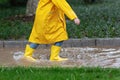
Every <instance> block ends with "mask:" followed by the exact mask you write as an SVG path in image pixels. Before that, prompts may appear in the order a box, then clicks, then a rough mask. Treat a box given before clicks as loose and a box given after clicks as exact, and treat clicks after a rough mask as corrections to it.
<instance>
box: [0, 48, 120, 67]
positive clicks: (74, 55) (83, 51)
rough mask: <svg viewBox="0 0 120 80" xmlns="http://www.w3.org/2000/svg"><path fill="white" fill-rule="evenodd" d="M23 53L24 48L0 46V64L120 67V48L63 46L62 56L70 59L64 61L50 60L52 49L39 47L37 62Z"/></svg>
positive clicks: (36, 56) (35, 56)
mask: <svg viewBox="0 0 120 80" xmlns="http://www.w3.org/2000/svg"><path fill="white" fill-rule="evenodd" d="M23 54H24V48H0V66H39V67H44V66H47V67H51V66H62V67H81V66H85V67H97V66H100V67H114V68H119V67H120V48H93V47H84V48H81V47H77V48H62V50H61V53H60V56H62V57H67V58H68V59H69V60H67V61H63V62H55V61H52V62H51V61H49V55H50V49H37V50H36V51H35V52H34V55H33V57H34V58H36V59H37V60H38V61H37V62H30V61H27V60H25V59H23Z"/></svg>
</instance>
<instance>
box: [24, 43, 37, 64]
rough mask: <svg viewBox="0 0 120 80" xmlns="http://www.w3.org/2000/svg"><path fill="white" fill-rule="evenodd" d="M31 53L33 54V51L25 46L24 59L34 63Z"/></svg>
mask: <svg viewBox="0 0 120 80" xmlns="http://www.w3.org/2000/svg"><path fill="white" fill-rule="evenodd" d="M33 52H34V49H33V48H30V46H29V45H26V50H25V54H24V58H26V59H27V60H29V61H32V62H35V61H36V59H34V58H33V57H32V54H33Z"/></svg>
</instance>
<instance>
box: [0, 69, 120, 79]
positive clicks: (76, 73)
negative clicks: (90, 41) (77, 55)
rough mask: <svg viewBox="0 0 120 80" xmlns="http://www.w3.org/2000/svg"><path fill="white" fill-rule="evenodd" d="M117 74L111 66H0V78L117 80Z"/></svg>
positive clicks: (118, 73)
mask: <svg viewBox="0 0 120 80" xmlns="http://www.w3.org/2000/svg"><path fill="white" fill-rule="evenodd" d="M119 75H120V69H112V68H85V67H82V68H60V67H54V68H53V67H52V68H38V67H37V68H35V67H34V68H33V67H14V68H11V67H7V68H6V67H1V68H0V80H119V79H120V76H119Z"/></svg>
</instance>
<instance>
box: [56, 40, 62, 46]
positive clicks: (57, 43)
mask: <svg viewBox="0 0 120 80" xmlns="http://www.w3.org/2000/svg"><path fill="white" fill-rule="evenodd" d="M62 44H63V41H60V42H56V43H55V44H54V45H55V46H59V47H61V46H62Z"/></svg>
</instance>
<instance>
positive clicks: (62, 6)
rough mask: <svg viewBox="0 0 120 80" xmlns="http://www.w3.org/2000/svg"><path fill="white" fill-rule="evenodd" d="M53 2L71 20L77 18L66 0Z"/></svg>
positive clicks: (53, 0) (54, 0)
mask: <svg viewBox="0 0 120 80" xmlns="http://www.w3.org/2000/svg"><path fill="white" fill-rule="evenodd" d="M52 2H53V3H54V4H55V5H56V6H57V7H58V8H60V9H61V10H62V11H63V12H64V13H65V14H66V15H67V17H68V18H70V19H71V20H73V19H75V18H77V15H76V14H75V12H74V11H73V10H72V8H71V7H70V5H69V4H68V3H67V2H66V0H52Z"/></svg>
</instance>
